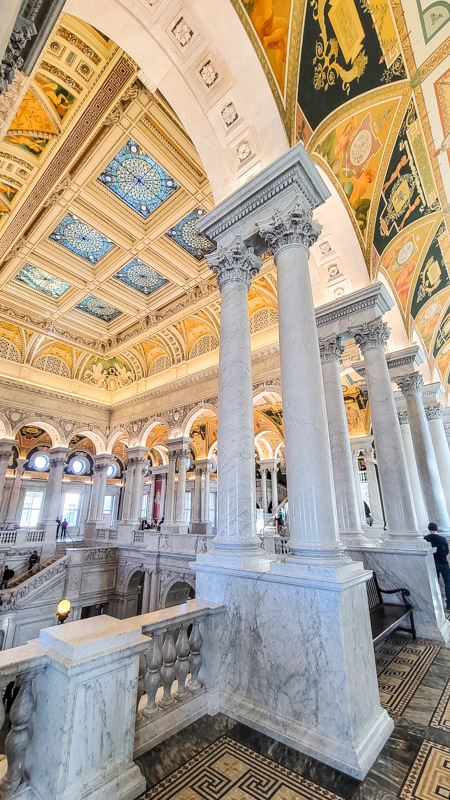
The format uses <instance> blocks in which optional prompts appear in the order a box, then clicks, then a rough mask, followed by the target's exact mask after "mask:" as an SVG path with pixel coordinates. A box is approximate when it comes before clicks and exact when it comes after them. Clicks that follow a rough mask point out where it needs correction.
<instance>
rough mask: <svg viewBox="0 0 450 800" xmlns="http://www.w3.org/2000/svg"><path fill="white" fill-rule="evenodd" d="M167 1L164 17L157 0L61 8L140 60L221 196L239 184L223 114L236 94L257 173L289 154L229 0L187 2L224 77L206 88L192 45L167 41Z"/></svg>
mask: <svg viewBox="0 0 450 800" xmlns="http://www.w3.org/2000/svg"><path fill="white" fill-rule="evenodd" d="M167 5H168V4H167V3H166V4H165V6H164V12H165V13H164V16H163V15H162V14H161V11H160V9H159V6H158V5H156V6H155V8H152V7H151V6H150V5H149V4H148V3H143V2H140V1H139V0H131V1H130V2H129V3H127V4H124V3H122V2H120V0H97V2H96V3H92V2H91V0H68V2H67V3H66V6H65V8H64V10H65V11H66V12H68V13H70V14H74V15H75V16H78V17H80V18H81V19H83V20H85V22H88V23H89V24H90V25H93V26H94V27H95V28H97V29H99V30H101V31H102V32H103V33H105V34H106V35H107V36H109V37H110V38H111V39H112V40H113V41H114V42H115V43H116V44H118V45H119V47H121V48H122V49H123V50H124V51H125V52H126V53H127V54H128V55H129V56H131V58H133V59H134V60H135V61H136V63H137V64H138V65H139V66H140V67H141V72H140V74H139V77H140V78H141V80H142V81H143V83H145V84H146V85H147V87H148V88H149V89H150V90H151V91H153V92H155V91H156V89H159V90H160V91H161V92H162V94H163V95H164V96H165V97H166V99H167V101H168V102H169V103H170V105H171V106H172V108H173V109H174V110H175V113H176V114H177V115H178V117H179V118H180V120H181V122H182V124H183V125H184V127H185V129H186V131H187V133H188V134H189V136H190V137H191V139H192V141H193V143H194V146H195V147H196V149H197V152H198V154H199V156H200V158H201V160H202V162H203V166H204V168H205V171H206V174H207V176H208V179H209V183H210V185H211V189H212V192H213V195H214V200H215V202H216V203H218V202H220V201H221V200H222V199H224V198H225V197H227V196H228V195H229V194H230V193H231V192H232V191H234V190H235V189H237V188H238V186H239V185H240V184H241V183H242V169H241V174H240V173H239V159H238V157H237V155H236V153H235V152H234V146H235V143H234V146H233V147H232V146H231V145H230V143H229V137H227V129H226V125H225V123H224V121H223V119H222V117H221V111H222V109H223V108H224V107H225V106H226V105H227V104H229V103H230V101H231V100H232V101H233V103H234V105H235V107H236V110H237V112H238V115H239V116H240V117H241V120H242V123H243V125H244V128H243V130H250V132H251V137H252V139H253V141H255V154H256V160H252V164H251V168H252V174H254V173H255V172H258V171H259V170H260V169H262V168H263V167H266V166H267V165H268V164H270V163H271V162H272V161H274V160H275V159H276V158H278V157H279V156H281V155H282V154H283V153H285V152H286V151H287V150H288V148H289V143H288V139H287V136H286V132H285V129H284V125H283V122H282V120H281V117H280V114H279V112H278V109H277V105H276V102H275V99H274V97H273V95H272V91H271V89H270V86H269V84H268V82H267V79H266V77H265V74H264V70H263V68H262V66H261V64H260V62H259V59H258V56H257V53H256V50H255V49H254V48H253V45H252V43H251V41H250V39H249V37H248V36H247V33H246V32H245V30H244V27H243V25H242V24H241V22H240V20H239V18H238V15H237V14H236V12H235V10H234V8H233V6H232V4H231V3H221V4H220V8H218V5H217V4H216V3H211V2H210V0H186V2H185V6H186V7H187V13H188V14H189V23H190V25H191V27H192V28H193V29H194V32H195V33H196V34H197V47H198V44H199V43H201V46H202V47H203V48H205V49H207V50H208V51H209V53H210V54H211V55H210V57H209V59H210V60H211V61H212V62H213V64H214V67H215V69H216V71H217V74H218V76H219V79H218V80H217V82H216V85H215V86H214V85H213V86H211V87H209V88H208V87H207V86H206V84H205V83H204V81H203V80H202V77H201V75H200V69H201V66H202V65H201V64H200V65H199V64H198V63H197V62H192V61H190V62H188V63H187V62H186V57H188V58H189V55H190V51H189V47H188V48H187V50H186V51H184V50H182V48H181V47H180V48H179V50H177V49H176V44H174V42H173V41H171V40H170V45H171V46H168V47H164V44H165V42H166V41H167V37H168V36H170V33H167V31H166V30H165V27H164V21H165V19H166V16H167ZM171 5H172V6H173V13H174V14H176V13H179V11H178V3H177V2H176V0H171ZM218 16H219V18H220V19H219V20H218ZM223 31H226V32H227V35H226V37H224V36H223ZM167 44H168V45H169V41H167ZM230 53H233V58H232V59H230V57H229V54H230ZM207 60H208V56H206V55H205V61H207ZM212 101H214V102H213V104H212ZM244 109H245V116H244Z"/></svg>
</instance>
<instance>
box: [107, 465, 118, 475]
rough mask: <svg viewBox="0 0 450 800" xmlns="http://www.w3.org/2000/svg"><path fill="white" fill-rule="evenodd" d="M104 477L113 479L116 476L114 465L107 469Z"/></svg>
mask: <svg viewBox="0 0 450 800" xmlns="http://www.w3.org/2000/svg"><path fill="white" fill-rule="evenodd" d="M106 475H107V477H108V478H114V477H115V476H116V475H117V467H116V465H115V464H110V465H109V467H108V469H107V470H106Z"/></svg>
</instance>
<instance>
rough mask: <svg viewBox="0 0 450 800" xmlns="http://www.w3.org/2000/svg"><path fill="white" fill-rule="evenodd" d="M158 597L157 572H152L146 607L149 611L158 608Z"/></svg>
mask: <svg viewBox="0 0 450 800" xmlns="http://www.w3.org/2000/svg"><path fill="white" fill-rule="evenodd" d="M158 599H159V573H158V572H152V580H151V586H150V601H149V607H148V610H149V612H153V611H157V610H158Z"/></svg>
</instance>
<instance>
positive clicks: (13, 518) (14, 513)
mask: <svg viewBox="0 0 450 800" xmlns="http://www.w3.org/2000/svg"><path fill="white" fill-rule="evenodd" d="M26 462H27V459H26V458H18V459H17V462H16V470H15V473H14V479H13V485H12V489H11V493H10V495H9V503H8V512H7V514H6V520H5V521H6V522H8V523H11V522H17V521H18V516H19V514H18V510H19V509H18V506H19V497H20V489H21V487H22V477H23V470H24V467H25V464H26ZM44 507H45V506H44Z"/></svg>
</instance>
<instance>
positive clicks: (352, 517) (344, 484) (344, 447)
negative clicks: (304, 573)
mask: <svg viewBox="0 0 450 800" xmlns="http://www.w3.org/2000/svg"><path fill="white" fill-rule="evenodd" d="M319 348H320V360H321V362H322V378H323V388H324V392H325V403H326V408H327V420H328V434H329V437H330V448H331V461H332V465H333V481H334V494H335V498H336V510H337V519H338V527H339V536H340V538H341V541H342V542H343V544H345V545H351V544H358V545H365V546H366V547H373V544H374V543H373V542H372V541H370V540H369V539H367V538H366V537H365V536H364V535H363V532H362V530H361V521H360V520H361V514H360V510H359V506H360V505H361V504H360V503H359V504H358V498H357V496H356V489H355V480H354V472H353V463H352V451H351V447H350V437H349V432H348V424H347V416H346V413H345V404H344V395H343V392H342V385H341V375H340V371H339V359H340V357H341V355H342V353H343V352H344V349H345V346H344V345H343V344H342V339H341V337H340V336H330V337H328V338H326V339H323V338H322V337H319Z"/></svg>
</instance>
